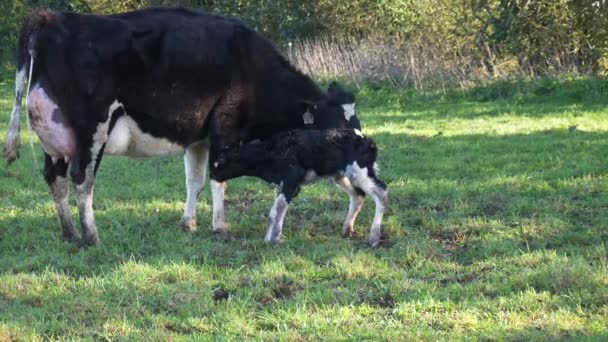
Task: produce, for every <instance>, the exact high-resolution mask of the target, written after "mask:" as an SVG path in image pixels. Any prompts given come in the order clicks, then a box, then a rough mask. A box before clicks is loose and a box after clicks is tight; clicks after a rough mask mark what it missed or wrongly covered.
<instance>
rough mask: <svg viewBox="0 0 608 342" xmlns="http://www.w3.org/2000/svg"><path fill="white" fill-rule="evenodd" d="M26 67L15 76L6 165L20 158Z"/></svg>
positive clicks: (5, 149)
mask: <svg viewBox="0 0 608 342" xmlns="http://www.w3.org/2000/svg"><path fill="white" fill-rule="evenodd" d="M25 69H26V65H25V64H24V65H23V66H22V68H21V69H19V70H17V73H16V75H15V104H14V106H13V111H12V112H11V119H10V122H9V126H8V132H7V133H6V142H5V144H4V158H5V160H6V164H7V165H9V164H10V163H12V162H13V161H14V160H15V159H17V157H18V156H19V144H20V142H19V114H20V112H21V99H22V98H23V93H24V91H25V90H24V89H25V83H26V73H25Z"/></svg>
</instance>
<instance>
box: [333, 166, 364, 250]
mask: <svg viewBox="0 0 608 342" xmlns="http://www.w3.org/2000/svg"><path fill="white" fill-rule="evenodd" d="M335 183H336V185H337V186H338V187H340V189H342V190H344V192H346V193H347V194H348V197H349V205H348V214H347V215H346V219H345V220H344V224H343V225H342V236H343V237H345V238H346V237H350V236H351V235H352V233H353V227H354V225H355V220H356V219H357V215H359V212H360V211H361V208H362V207H363V201H364V199H365V192H363V191H362V190H361V189H358V188H355V187H354V186H353V185H352V184H351V182H350V181H349V180H348V178H347V177H344V176H340V177H337V178H336V179H335Z"/></svg>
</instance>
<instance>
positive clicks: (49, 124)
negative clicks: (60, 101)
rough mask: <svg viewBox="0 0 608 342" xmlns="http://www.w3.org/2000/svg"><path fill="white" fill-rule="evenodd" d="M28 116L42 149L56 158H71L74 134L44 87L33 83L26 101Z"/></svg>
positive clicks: (74, 140)
mask: <svg viewBox="0 0 608 342" xmlns="http://www.w3.org/2000/svg"><path fill="white" fill-rule="evenodd" d="M26 108H27V112H28V118H29V119H30V122H31V124H32V128H33V129H34V131H35V132H36V135H38V138H39V139H40V144H41V145H42V149H44V151H45V152H46V153H47V154H48V155H49V156H50V157H51V158H56V159H64V160H65V159H68V160H69V159H71V158H72V157H74V154H75V153H76V134H75V133H74V130H73V129H72V127H70V126H69V125H68V123H67V122H66V121H65V118H64V117H63V114H62V113H61V112H60V109H59V106H58V105H57V104H56V103H55V102H54V101H53V100H52V99H51V98H50V97H49V96H48V94H47V93H46V91H45V89H44V88H42V87H41V86H40V85H39V84H34V86H33V88H32V90H31V92H30V94H29V96H28V98H27V101H26Z"/></svg>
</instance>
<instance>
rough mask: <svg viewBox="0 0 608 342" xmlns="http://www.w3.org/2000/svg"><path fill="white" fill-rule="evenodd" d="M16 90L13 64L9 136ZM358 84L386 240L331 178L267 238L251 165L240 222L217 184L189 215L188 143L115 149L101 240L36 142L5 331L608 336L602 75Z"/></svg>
mask: <svg viewBox="0 0 608 342" xmlns="http://www.w3.org/2000/svg"><path fill="white" fill-rule="evenodd" d="M12 92H13V84H12V81H10V80H8V81H7V80H6V78H5V81H1V82H0V138H2V140H3V139H4V136H5V134H6V129H7V123H8V114H9V113H10V109H11V106H12V102H13V93H12ZM357 98H358V103H357V108H358V111H359V116H360V118H361V121H362V125H363V127H364V133H366V134H368V135H370V136H372V137H373V138H374V139H375V140H376V141H377V143H378V145H379V148H380V154H379V161H380V167H381V177H382V178H383V179H384V180H385V181H386V182H387V184H388V186H389V189H390V191H389V200H390V208H389V212H388V215H387V216H386V218H385V222H384V227H383V228H384V231H385V235H386V237H385V239H384V240H383V243H382V246H381V247H380V248H378V249H369V248H367V247H365V245H364V241H365V237H366V235H367V230H368V225H369V224H370V222H371V219H372V216H373V205H372V203H371V201H370V200H369V199H368V200H367V201H366V205H365V206H364V209H363V211H362V213H361V215H360V217H359V219H358V221H357V228H356V234H355V237H354V238H353V239H352V240H344V239H342V238H340V227H341V222H342V220H343V218H344V216H345V214H346V209H347V206H348V200H347V197H346V196H345V195H344V194H343V193H342V192H341V191H340V190H338V189H336V188H335V187H333V186H328V185H327V184H326V183H325V182H323V183H319V184H316V185H313V186H309V187H306V188H304V189H303V191H302V192H301V194H300V195H299V197H297V198H296V200H295V201H294V203H293V206H292V207H291V208H290V210H289V212H288V214H287V218H286V222H285V225H286V226H285V238H286V241H285V243H284V244H283V245H281V246H279V247H271V246H268V245H266V244H265V243H264V242H263V241H262V237H263V233H264V229H265V225H266V222H267V221H266V215H267V213H268V211H269V209H270V207H271V205H272V202H273V196H274V194H273V188H272V187H270V186H268V185H266V184H264V183H262V182H260V181H258V180H255V179H252V178H243V179H239V180H237V181H234V182H231V183H230V185H229V189H228V201H227V208H228V212H227V214H228V219H229V222H230V223H231V225H232V231H233V232H234V234H235V240H233V241H228V242H224V241H218V240H216V239H215V237H214V236H213V234H212V233H211V231H210V226H211V207H210V194H209V191H208V190H207V189H205V190H204V191H203V193H202V194H201V196H200V197H201V199H200V204H199V207H198V210H199V231H198V232H196V233H194V234H188V233H184V232H182V231H180V230H179V229H178V222H179V219H180V216H181V210H182V206H183V200H184V197H185V189H184V171H183V166H182V158H181V156H175V157H168V158H158V159H136V160H132V159H126V158H119V157H107V158H104V160H103V162H102V165H101V167H100V170H99V174H98V179H97V185H96V193H95V196H96V199H95V209H96V218H97V224H98V226H99V231H100V238H101V245H100V246H99V247H94V248H88V249H80V248H78V247H77V246H73V245H69V244H65V243H63V242H61V241H60V239H59V237H60V227H59V223H58V220H57V218H56V217H55V209H54V206H53V203H52V202H51V199H50V195H49V194H48V190H47V188H46V184H45V183H44V180H43V179H42V175H41V173H40V171H39V170H35V167H34V163H33V160H32V155H31V151H30V150H29V147H28V146H27V145H25V146H23V147H22V149H21V159H20V160H18V161H17V162H16V163H15V164H14V165H13V166H11V168H10V169H6V168H5V167H4V166H2V168H1V169H0V253H1V258H0V340H11V339H15V340H32V339H45V338H51V339H59V338H68V339H82V338H93V339H110V340H115V339H120V338H129V339H148V340H150V339H152V340H154V339H174V338H179V337H190V338H200V339H209V338H211V337H213V336H215V337H224V338H233V339H241V338H251V339H258V340H259V339H274V338H278V339H280V340H298V339H304V340H316V339H330V340H335V339H342V340H343V339H357V340H364V339H368V340H379V339H380V340H414V339H422V340H432V341H434V340H453V339H482V340H488V339H490V340H493V339H496V340H505V339H506V340H553V339H568V338H570V339H574V340H578V339H580V338H581V337H588V338H590V339H597V340H603V339H605V338H607V337H608V328H607V327H608V251H607V248H606V247H607V246H608V231H607V230H606V227H608V171H607V170H608V164H607V161H606V155H608V82H606V81H603V80H595V79H563V80H548V81H547V80H539V81H534V82H523V81H515V82H512V83H499V84H490V85H488V86H486V87H480V88H475V89H471V90H467V91H454V92H448V93H442V94H417V93H411V92H393V91H389V90H387V89H371V88H363V89H360V90H359V92H358V96H357ZM23 122H24V121H23ZM22 127H23V129H22V132H21V141H22V143H24V144H26V143H27V141H28V140H27V139H28V137H27V130H26V129H25V125H23V126H22ZM35 141H36V140H35ZM36 148H37V149H38V147H36ZM36 154H37V155H38V158H40V152H39V150H36ZM41 164H42V162H41V161H39V162H38V165H39V166H41ZM76 214H77V211H76V208H75V207H73V208H72V215H73V218H74V219H76V217H77V216H76ZM75 222H77V221H75Z"/></svg>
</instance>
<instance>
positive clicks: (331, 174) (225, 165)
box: [213, 129, 388, 247]
mask: <svg viewBox="0 0 608 342" xmlns="http://www.w3.org/2000/svg"><path fill="white" fill-rule="evenodd" d="M376 157H377V147H376V144H375V143H374V141H373V140H371V139H369V138H367V137H364V136H363V134H361V131H360V130H358V129H330V130H290V131H285V132H281V133H278V134H276V135H274V136H273V137H271V138H269V139H267V140H263V141H259V140H254V141H251V142H248V143H245V144H242V145H233V146H226V147H224V148H223V149H222V150H221V151H220V153H219V156H218V159H217V164H215V165H214V166H213V168H214V169H217V171H216V172H215V174H216V177H218V179H220V180H222V181H225V180H229V179H232V178H236V177H240V176H253V177H257V178H260V179H263V180H265V181H266V182H268V183H271V184H274V185H275V186H276V187H278V195H277V197H276V199H275V202H274V206H273V207H272V209H271V210H270V214H269V215H268V229H267V231H266V236H265V238H264V240H266V241H267V242H271V243H273V244H278V243H279V242H281V233H282V231H283V219H284V218H285V214H286V212H287V209H288V207H289V204H290V203H291V201H292V199H293V198H294V197H295V196H297V194H298V192H299V191H300V187H301V186H302V185H303V184H306V183H310V182H313V181H316V180H318V179H321V178H331V179H333V180H334V181H335V182H336V184H337V185H338V186H340V187H341V188H342V189H343V190H344V191H345V192H346V193H347V194H348V195H349V197H350V205H349V209H348V214H347V216H346V219H345V221H344V224H343V225H342V235H343V236H344V237H350V236H351V234H352V232H353V226H354V223H355V219H356V218H357V215H358V214H359V211H360V210H361V207H362V206H363V199H364V195H365V194H367V195H369V196H370V197H372V198H373V199H374V202H375V204H376V212H375V215H374V220H373V223H372V226H371V228H370V232H369V238H368V244H369V245H370V246H371V247H376V246H377V245H378V243H379V242H380V225H381V223H382V217H383V215H384V211H385V208H386V205H387V201H388V190H387V187H386V184H384V182H382V181H381V180H380V179H379V178H378V175H377V164H376Z"/></svg>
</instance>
